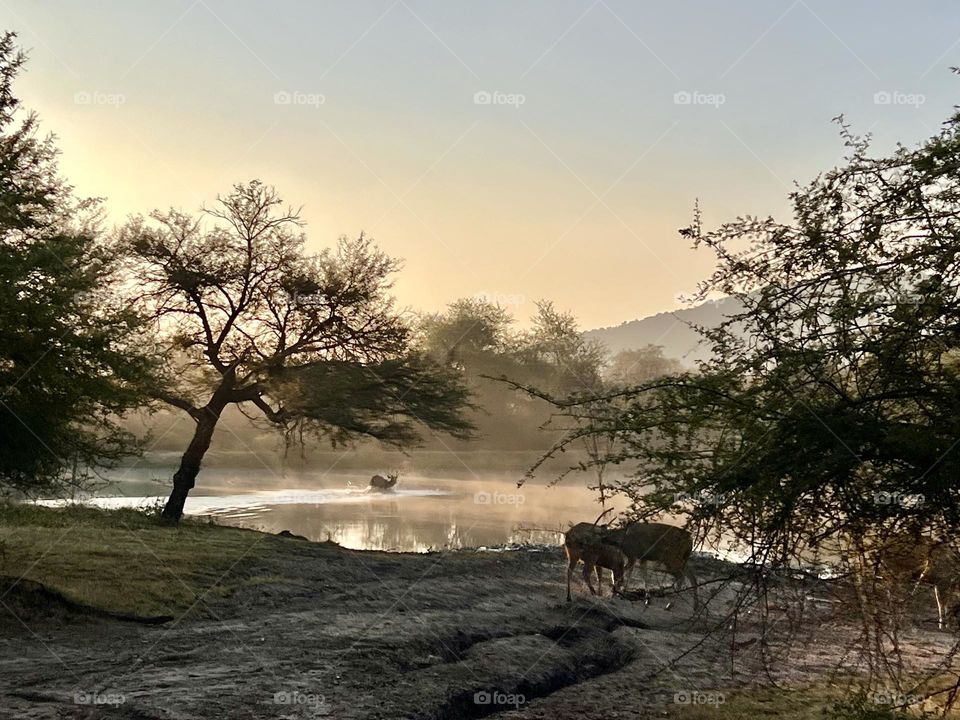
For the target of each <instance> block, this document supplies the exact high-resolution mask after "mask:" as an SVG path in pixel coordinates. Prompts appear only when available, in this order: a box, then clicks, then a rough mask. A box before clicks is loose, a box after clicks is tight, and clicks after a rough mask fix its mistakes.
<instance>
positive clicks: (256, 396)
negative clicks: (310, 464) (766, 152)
mask: <svg viewBox="0 0 960 720" xmlns="http://www.w3.org/2000/svg"><path fill="white" fill-rule="evenodd" d="M301 226H302V223H301V221H300V218H299V215H298V213H297V212H296V211H295V210H293V209H292V208H285V207H284V206H283V202H282V200H281V199H280V198H279V197H278V195H277V193H276V192H275V191H274V190H273V188H270V187H268V186H266V185H264V184H262V183H260V182H259V181H256V180H255V181H253V182H250V183H247V184H245V185H236V186H234V189H233V191H232V192H231V193H229V194H228V195H226V196H224V197H220V198H218V202H217V205H216V206H215V207H213V208H210V209H207V210H205V211H204V214H203V216H202V217H200V218H195V217H192V216H189V215H186V214H183V213H180V212H177V211H173V210H171V211H169V212H165V213H164V212H155V213H153V215H151V216H150V218H149V219H145V218H137V219H134V220H133V221H131V222H130V223H129V224H128V225H127V226H126V227H125V228H124V230H123V233H122V239H123V245H124V247H125V249H126V254H127V255H128V257H129V258H130V272H131V274H132V276H133V277H134V278H135V279H136V281H137V285H138V287H139V288H140V295H139V297H138V301H139V304H140V306H141V307H142V308H143V310H144V312H146V313H148V314H149V315H150V316H151V317H152V318H153V319H154V322H155V324H156V328H157V332H158V335H159V336H160V337H161V338H163V339H164V341H165V342H166V343H167V345H168V347H169V349H170V351H171V352H170V353H169V354H168V358H170V360H171V362H170V363H169V365H168V368H167V373H166V377H167V379H166V382H165V383H163V384H161V385H158V386H157V387H156V388H155V391H154V394H155V397H156V398H157V399H159V400H162V401H164V402H166V403H168V404H169V405H172V406H174V407H177V408H180V409H181V410H184V411H185V412H187V413H189V414H190V416H191V417H192V418H193V419H194V421H195V422H196V423H197V426H196V432H195V434H194V437H193V439H192V440H191V443H190V445H189V446H188V448H187V452H186V453H185V455H184V458H183V461H182V463H181V467H180V469H179V470H178V472H177V474H176V475H175V476H174V492H173V494H172V495H171V500H170V502H168V504H167V508H166V509H165V514H166V515H167V516H168V517H173V518H179V516H180V514H181V513H182V510H183V502H184V501H185V499H186V495H187V493H188V492H189V490H190V489H191V488H192V487H193V484H194V480H195V478H196V476H197V474H198V472H199V469H200V463H201V461H202V458H203V456H204V454H205V453H206V450H207V449H208V448H209V446H210V443H211V440H212V436H213V432H214V429H215V427H216V424H217V422H218V420H219V418H220V415H221V413H222V412H223V411H224V409H225V408H226V407H227V406H229V405H241V406H243V407H247V408H249V409H250V410H251V411H253V412H255V413H257V415H259V416H260V417H263V418H266V419H267V420H268V421H270V422H271V423H273V424H274V425H276V426H278V427H281V428H284V429H285V430H287V431H288V432H290V433H296V434H298V435H302V434H303V432H305V431H307V432H314V433H317V434H322V435H327V436H330V437H332V438H333V439H335V440H344V439H347V438H349V437H353V436H356V435H368V436H372V437H375V438H377V439H380V440H384V441H387V442H394V443H401V442H410V441H412V440H414V439H415V437H416V433H415V432H414V422H416V423H419V424H421V425H423V426H426V427H428V428H430V429H432V430H438V431H443V432H450V433H453V434H456V435H465V434H467V433H468V432H469V429H470V428H469V423H468V422H466V421H465V420H464V419H463V418H462V417H461V415H460V409H461V408H462V407H464V406H465V405H466V403H467V392H466V389H465V388H463V387H462V386H461V385H460V384H459V383H458V382H457V380H456V378H455V377H453V376H452V375H450V374H449V373H447V372H445V371H443V370H442V369H441V368H440V367H439V366H437V365H436V364H433V363H429V362H426V361H424V360H423V358H420V357H418V356H415V355H414V354H413V353H412V346H411V331H410V328H409V327H408V325H407V323H406V322H405V320H404V318H403V313H402V312H401V311H399V310H398V309H396V308H395V307H394V301H393V298H392V297H391V296H390V294H389V290H390V287H391V276H392V274H393V273H394V272H395V271H396V270H397V269H398V267H399V264H398V263H397V261H395V260H394V259H392V258H390V257H388V256H387V255H386V254H385V253H383V252H382V251H381V250H379V249H378V248H377V247H376V246H375V245H374V244H373V242H372V241H371V240H370V239H369V238H367V237H364V236H362V235H361V236H360V237H359V238H357V239H356V240H348V239H346V238H341V240H340V241H339V243H338V244H337V246H336V247H335V248H333V249H330V248H328V249H325V250H324V251H322V252H321V253H319V254H309V253H307V252H306V251H305V249H304V245H305V241H306V238H305V236H304V234H303V232H302V231H301Z"/></svg>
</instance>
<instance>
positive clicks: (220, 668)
mask: <svg viewBox="0 0 960 720" xmlns="http://www.w3.org/2000/svg"><path fill="white" fill-rule="evenodd" d="M260 537H264V536H262V535H260V534H258V533H251V543H258V542H260V540H259V539H258V538H260ZM266 537H269V536H266ZM269 546H270V548H269V550H268V551H266V552H258V553H251V555H250V556H248V557H247V558H244V559H241V561H239V562H237V563H236V564H235V565H234V567H232V568H231V569H230V570H229V571H228V572H229V573H237V574H245V575H247V576H249V577H251V578H253V577H255V578H258V581H257V582H256V583H253V584H247V585H244V586H243V587H242V589H240V590H238V591H237V592H235V593H233V594H232V595H230V596H228V597H222V596H218V594H217V593H210V592H208V588H192V590H193V592H194V593H195V595H196V598H197V599H196V603H195V609H194V612H191V613H190V614H189V615H188V616H186V617H182V618H178V619H175V620H174V621H172V622H167V623H164V624H157V625H148V624H143V623H138V622H129V621H119V620H116V619H107V618H96V617H90V616H88V615H84V614H82V613H79V612H77V611H76V609H75V608H66V607H65V608H60V609H58V608H56V607H54V606H53V605H55V603H54V604H53V605H51V604H50V603H47V606H46V607H45V608H44V609H43V610H42V611H38V610H37V607H36V605H35V604H31V601H30V599H29V598H28V597H25V596H24V593H27V590H25V589H23V588H21V589H20V590H15V591H13V592H11V593H9V594H8V595H7V596H6V597H5V598H2V606H0V613H2V615H3V617H2V619H0V648H2V650H0V717H11V718H35V719H40V718H45V719H46V718H143V719H146V718H157V719H159V718H164V719H171V718H173V719H186V718H314V717H317V718H323V717H329V718H345V719H347V718H390V719H393V718H424V719H426V718H479V717H487V716H496V717H498V718H543V719H549V720H564V719H566V718H571V719H572V718H576V719H577V720H590V719H593V718H596V719H598V720H599V719H601V718H603V719H605V720H606V719H610V718H645V717H664V716H666V715H667V714H671V716H672V714H673V711H674V710H677V709H678V706H679V705H683V704H684V703H687V704H689V703H690V702H700V703H709V702H711V698H715V697H716V694H717V693H727V694H729V693H730V692H736V688H738V687H744V686H745V685H746V684H748V683H751V682H754V681H755V680H759V679H760V678H759V677H758V673H759V669H758V668H759V664H758V662H757V660H758V658H757V653H752V651H751V641H750V640H749V633H747V634H743V633H742V632H741V634H740V635H739V636H738V637H740V638H741V639H743V638H747V639H746V640H745V646H746V647H745V649H744V650H742V652H741V653H740V655H739V656H738V659H737V662H736V664H734V665H733V666H732V665H731V661H730V655H729V650H730V647H729V644H730V637H729V635H727V634H724V633H723V632H713V633H710V634H709V635H708V633H707V630H708V629H711V628H714V629H715V626H716V624H717V621H718V620H719V619H721V618H722V617H723V615H724V613H725V609H726V608H727V606H728V605H729V602H730V597H729V596H724V594H723V593H720V594H719V595H718V596H716V597H714V598H713V600H712V601H711V603H710V605H709V606H708V607H707V609H706V611H705V612H702V613H700V614H699V615H697V616H695V614H694V612H693V603H692V597H691V594H690V593H689V591H686V592H683V593H680V594H678V595H673V596H670V597H654V598H653V599H652V601H651V603H650V604H649V605H645V604H644V603H643V602H641V601H631V600H628V599H624V598H610V597H609V596H604V597H603V598H599V599H598V598H592V597H590V596H589V594H587V593H585V592H584V590H585V588H584V587H583V585H582V583H580V582H577V583H576V584H575V588H574V593H575V598H576V599H575V601H574V602H571V603H566V602H565V601H564V595H565V587H564V577H565V575H564V559H563V557H562V554H561V553H560V551H559V550H558V549H541V550H539V551H532V550H522V551H508V552H473V551H461V552H446V553H435V554H427V555H412V554H411V555H408V554H391V553H379V552H358V551H349V550H344V549H342V548H339V547H338V546H335V545H333V544H327V543H310V542H306V541H301V540H297V539H288V540H284V541H283V542H276V541H271V543H269ZM251 558H252V559H251ZM707 564H709V562H708V561H707V560H704V559H698V560H696V561H694V569H695V570H696V571H697V572H698V574H699V575H700V576H701V580H702V579H703V578H704V577H707V578H709V577H710V576H711V573H713V574H716V567H715V565H716V564H715V563H713V564H712V565H710V567H707ZM655 577H657V578H658V579H660V580H662V579H663V578H662V576H655ZM171 582H176V580H171ZM636 583H637V579H636V578H635V580H634V584H636ZM606 591H607V593H609V584H608V585H607V586H606ZM709 594H710V586H709V585H707V586H704V587H701V590H700V595H701V599H705V598H706V596H708V595H709ZM668 601H671V602H670V607H669V609H668V608H667V603H668ZM18 603H19V604H18ZM4 608H6V609H4ZM824 612H825V613H826V612H828V610H825V611H824ZM825 618H826V615H825ZM918 633H919V635H918V639H917V641H916V642H915V643H914V644H913V645H911V646H910V648H911V649H910V650H909V651H910V652H914V653H916V655H917V659H918V662H924V661H930V662H933V661H935V660H936V659H937V657H938V656H939V654H941V653H943V652H944V651H945V648H946V647H948V646H949V644H950V640H951V638H950V637H948V636H945V635H944V634H938V633H937V632H936V631H928V630H924V631H922V632H921V631H918ZM848 641H849V638H848V637H845V635H844V632H843V631H842V629H838V628H837V627H833V626H831V627H830V628H829V631H827V629H826V625H824V626H821V625H819V624H814V625H812V626H810V628H809V633H808V637H806V638H805V640H804V645H803V648H801V651H800V653H799V655H795V657H794V659H792V660H790V661H789V662H787V663H784V664H783V669H782V671H779V672H780V674H779V675H778V676H776V677H773V678H772V679H775V680H778V681H782V682H786V683H803V682H815V681H819V680H822V679H823V676H824V675H825V674H826V673H829V672H833V671H835V670H836V666H837V664H838V662H839V663H841V664H842V665H844V667H843V668H842V669H843V670H844V671H845V672H850V671H852V670H853V669H854V668H855V666H856V663H857V660H856V658H844V657H843V655H844V648H845V643H847V642H848ZM759 646H760V644H759V643H757V644H756V645H755V647H759ZM771 647H772V648H776V643H773V644H771V645H769V646H768V647H767V650H766V652H768V653H769V652H770V648H771ZM796 657H799V658H800V660H799V661H798V660H796ZM691 698H693V699H692V700H691ZM680 709H681V710H682V708H680ZM678 717H679V715H678Z"/></svg>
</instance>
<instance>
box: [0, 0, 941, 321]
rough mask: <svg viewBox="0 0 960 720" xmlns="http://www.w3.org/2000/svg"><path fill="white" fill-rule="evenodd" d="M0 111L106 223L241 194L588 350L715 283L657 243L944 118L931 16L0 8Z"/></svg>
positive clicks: (764, 5)
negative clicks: (867, 145)
mask: <svg viewBox="0 0 960 720" xmlns="http://www.w3.org/2000/svg"><path fill="white" fill-rule="evenodd" d="M0 14H2V15H0V16H2V17H3V18H4V22H3V23H2V25H3V26H4V27H6V28H10V29H14V30H16V31H18V32H19V33H20V38H21V41H22V43H23V44H24V45H25V46H26V47H27V48H29V49H30V62H29V64H28V68H27V71H26V73H25V74H24V76H23V77H22V79H21V82H20V83H19V85H18V87H17V92H18V94H19V95H20V97H21V98H22V99H23V100H24V102H25V104H26V105H27V106H28V107H31V108H33V109H35V110H37V111H38V112H39V113H40V114H41V118H42V122H43V127H44V129H46V130H51V131H54V132H56V133H57V135H58V136H59V143H58V144H59V146H60V147H61V149H62V151H63V156H62V160H61V165H62V169H63V171H64V174H65V175H66V176H67V177H68V178H69V179H70V180H71V181H72V182H73V184H74V185H75V186H76V187H77V189H78V191H79V192H80V193H81V194H85V195H97V196H103V197H105V198H107V206H108V208H109V211H110V213H111V218H112V219H113V220H114V221H116V222H120V221H122V220H123V218H124V217H125V216H126V215H127V214H129V213H140V212H149V211H150V210H152V209H153V208H157V207H168V206H175V207H180V208H184V209H196V208H198V207H199V206H200V205H201V204H203V203H207V204H209V203H210V202H211V201H212V200H213V199H214V198H215V196H216V195H217V193H218V192H225V191H227V190H229V187H230V185H231V184H232V183H234V182H239V181H244V180H249V179H251V178H254V177H256V178H260V179H262V180H264V181H266V182H268V183H271V184H273V185H275V186H276V187H277V188H278V190H279V191H280V192H281V193H282V195H283V196H284V197H285V198H286V199H287V200H288V201H289V202H291V203H292V204H294V205H302V206H303V214H304V217H305V219H306V220H307V223H308V226H307V232H308V234H309V237H310V243H311V245H312V246H313V247H317V248H319V247H322V246H324V245H326V244H329V243H330V242H332V241H334V240H335V239H336V237H337V236H338V235H341V234H348V235H355V234H357V233H359V232H360V231H361V230H363V231H365V232H367V233H368V234H370V235H372V236H373V237H375V238H376V239H377V241H378V242H379V243H380V244H381V245H382V246H383V247H384V248H385V249H386V250H387V251H388V252H390V253H391V254H393V255H395V256H398V257H401V258H404V260H405V269H404V270H403V272H402V273H401V275H400V276H399V278H398V282H397V288H396V289H397V294H398V296H399V298H400V300H401V302H402V303H404V304H406V305H409V306H411V307H414V308H418V309H424V310H436V309H439V308H441V307H442V306H443V305H444V304H446V303H448V302H450V301H452V300H454V299H456V298H457V297H462V296H466V295H476V294H479V293H485V294H487V295H488V296H489V297H492V298H494V299H497V300H499V301H500V302H501V303H502V304H504V305H505V306H507V307H509V308H510V309H511V310H512V311H513V312H514V313H515V314H516V315H517V316H519V317H521V318H523V317H525V316H527V315H528V314H529V313H530V312H531V311H532V309H533V305H532V301H533V300H534V299H537V298H548V299H552V300H554V301H555V302H556V303H557V304H558V305H559V306H560V307H562V308H565V309H570V310H572V311H574V313H575V314H576V315H577V317H578V318H579V319H580V321H581V323H582V325H583V326H584V327H596V326H601V325H613V324H619V323H620V322H622V321H625V320H630V319H633V318H636V317H643V316H645V315H649V314H652V313H654V312H658V311H662V310H669V309H673V308H676V307H678V304H677V301H676V300H675V298H676V296H677V295H678V294H681V293H687V292H689V291H691V290H692V289H693V287H694V286H695V284H696V282H697V280H699V279H701V278H702V277H704V276H705V275H706V274H707V273H708V272H709V270H710V267H711V262H710V257H709V256H707V255H706V254H703V253H694V252H692V251H691V250H690V249H689V243H688V242H687V241H686V240H683V239H682V238H680V237H679V236H678V235H677V233H676V230H677V229H678V228H680V227H682V226H684V225H686V224H688V223H689V220H690V210H691V207H692V205H693V202H694V198H696V197H699V198H700V202H701V205H702V207H703V209H704V216H705V219H706V221H707V224H708V225H710V224H714V223H717V222H721V221H723V220H726V219H731V218H733V217H734V216H736V215H738V214H744V213H750V214H758V215H766V214H770V213H772V214H775V215H777V216H778V217H783V216H784V213H785V211H786V210H787V208H788V205H787V202H786V195H787V193H788V192H789V190H790V189H791V184H792V181H793V180H794V179H800V180H807V179H809V178H811V177H812V176H813V175H814V174H815V173H816V172H817V171H819V170H821V169H825V168H828V167H830V166H832V165H834V164H835V163H836V162H837V161H838V160H839V158H840V157H841V155H842V152H843V147H842V144H841V143H840V141H839V140H838V138H837V133H836V128H835V126H833V125H831V123H830V120H831V118H832V117H833V116H835V115H837V114H839V113H841V112H843V113H845V114H846V116H847V118H848V119H849V120H850V121H851V122H852V123H853V124H854V127H855V128H856V129H858V130H860V131H862V132H867V131H869V132H872V133H873V134H874V136H875V137H876V143H877V146H878V150H881V151H882V150H883V149H886V148H889V147H890V146H891V144H892V143H893V142H894V141H895V140H902V141H904V142H906V143H914V142H917V141H919V140H920V139H922V138H923V137H926V136H927V135H929V134H931V133H933V132H934V131H935V130H936V128H937V125H938V124H939V123H940V121H941V120H943V119H944V118H945V117H946V116H947V115H948V114H949V112H950V109H951V107H952V105H953V104H954V102H955V100H956V95H957V93H956V88H957V84H956V83H957V80H956V79H955V77H954V76H952V75H951V74H950V73H949V71H948V70H947V67H948V66H950V65H958V64H960V57H958V56H960V43H958V42H957V40H958V35H960V22H958V21H960V8H958V7H957V6H956V5H955V4H954V3H949V2H918V3H910V4H903V3H894V2H870V3H867V2H849V3H843V4H838V3H831V2H819V1H818V2H814V1H813V0H809V1H805V0H797V1H795V2H783V1H781V0H769V1H767V0H764V1H761V0H749V1H742V2H735V3H716V2H688V3H659V2H658V3H654V2H633V1H630V2H628V1H627V0H619V1H616V0H583V1H579V0H577V1H574V0H525V1H522V0H521V1H515V0H509V1H507V0H500V1H495V2H484V3H468V2H466V1H465V0H463V1H461V0H444V1H443V2H440V0H382V1H381V0H377V1H372V0H370V1H359V2H347V1H346V0H332V1H330V2H322V3H307V2H277V3H267V2H229V1H228V0H220V1H214V0H196V1H191V0H174V1H172V2H165V3H147V2H132V1H124V2H120V1H119V0H118V1H114V2H102V3H98V4H96V5H93V4H91V3H81V2H75V1H74V0H66V1H64V2H58V3H36V2H30V1H28V0H4V2H3V5H0Z"/></svg>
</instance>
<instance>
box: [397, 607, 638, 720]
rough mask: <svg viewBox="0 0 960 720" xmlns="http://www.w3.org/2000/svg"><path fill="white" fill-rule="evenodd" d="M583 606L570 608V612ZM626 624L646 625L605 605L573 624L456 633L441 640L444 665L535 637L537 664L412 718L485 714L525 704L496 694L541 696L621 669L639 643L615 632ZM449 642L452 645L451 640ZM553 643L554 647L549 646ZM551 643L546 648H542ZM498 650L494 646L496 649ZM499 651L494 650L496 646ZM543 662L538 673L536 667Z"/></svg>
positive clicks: (444, 719)
mask: <svg viewBox="0 0 960 720" xmlns="http://www.w3.org/2000/svg"><path fill="white" fill-rule="evenodd" d="M573 608H576V609H577V610H579V608H578V606H576V605H575V606H572V608H571V606H568V607H567V610H566V612H565V614H569V613H570V610H571V609H573ZM621 627H631V628H639V629H646V628H648V625H647V624H646V623H643V622H641V621H639V620H636V619H633V618H626V617H619V616H616V615H614V614H613V613H612V612H610V611H609V610H607V609H606V608H603V607H602V606H595V605H594V606H589V607H587V608H586V610H585V611H584V612H582V613H581V614H579V616H578V618H577V619H576V621H575V622H573V623H569V622H568V623H558V624H555V625H549V626H544V627H542V628H540V629H539V630H536V631H530V632H506V631H482V632H474V633H459V632H458V633H457V634H456V635H454V636H452V637H448V638H447V639H446V640H444V641H442V642H441V643H440V644H441V645H443V646H444V647H445V648H446V650H445V651H444V652H443V653H442V654H441V655H440V657H442V658H443V659H442V661H441V662H440V663H437V664H438V665H439V664H444V665H447V666H449V665H455V664H458V663H466V662H469V660H470V657H471V655H473V654H476V653H477V652H478V651H480V652H482V651H483V650H484V649H486V648H489V647H490V646H493V645H497V644H503V643H504V642H510V641H519V640H531V641H532V642H533V644H534V646H536V647H537V650H536V652H535V657H534V661H533V664H532V665H530V667H529V668H528V669H527V671H526V672H523V673H521V674H518V675H510V674H509V673H508V674H505V675H503V676H500V677H497V678H492V679H491V680H490V681H488V682H481V681H479V680H478V681H476V682H474V683H472V684H469V685H467V686H465V687H461V688H460V689H458V690H456V691H454V692H452V693H450V694H449V695H448V697H447V698H446V700H444V701H443V702H441V703H439V704H436V705H435V706H433V707H430V708H423V709H421V710H420V711H418V712H416V713H414V714H412V715H409V716H408V717H410V718H413V720H456V719H459V718H463V719H465V720H472V719H473V718H483V717H488V716H491V715H496V714H498V713H501V712H505V711H508V710H514V709H518V708H519V707H520V706H515V705H504V704H501V703H499V702H496V700H497V698H511V697H512V698H520V697H522V698H523V702H524V703H525V702H527V701H530V700H535V699H541V698H545V697H548V696H550V695H552V694H553V693H556V692H558V691H560V690H563V689H566V688H569V687H572V686H575V685H579V684H581V683H584V682H587V681H589V680H592V679H594V678H597V677H600V676H603V675H606V674H608V673H612V672H616V671H617V670H620V669H621V668H623V667H625V666H626V665H628V664H629V663H630V662H632V661H633V660H634V659H635V658H636V656H637V651H636V647H635V646H634V645H632V644H628V643H626V642H624V641H623V640H621V639H620V638H618V637H617V636H616V635H614V634H613V633H614V631H615V630H616V629H617V628H621ZM447 641H449V643H448V642H447ZM545 641H549V643H551V644H552V645H548V644H547V643H546V642H545ZM543 645H547V648H546V649H543V648H542V646H543ZM491 649H493V648H491ZM494 652H495V649H494ZM538 665H541V666H543V667H542V669H541V670H540V671H539V672H536V673H534V672H533V671H534V669H535V668H536V666H538Z"/></svg>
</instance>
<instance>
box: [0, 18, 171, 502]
mask: <svg viewBox="0 0 960 720" xmlns="http://www.w3.org/2000/svg"><path fill="white" fill-rule="evenodd" d="M23 62H24V56H23V54H22V53H20V52H19V50H18V49H17V46H16V37H15V35H14V34H12V33H6V34H4V35H3V36H2V37H0V387H2V388H3V391H2V394H0V492H3V493H11V492H12V493H19V494H30V495H35V494H39V493H51V492H56V491H58V490H60V489H63V487H64V486H65V485H74V486H77V485H80V484H83V483H84V482H85V481H87V480H89V479H90V476H91V473H92V472H94V471H96V469H97V468H98V467H102V466H109V465H111V464H113V463H114V462H116V461H117V460H119V459H120V458H122V457H124V456H125V455H127V454H129V453H131V452H134V451H135V450H136V447H137V446H136V443H135V442H134V440H133V437H132V436H131V435H130V434H129V433H127V432H124V431H123V430H122V429H121V427H120V426H119V425H118V424H117V421H116V420H117V416H118V415H119V414H120V413H122V412H124V411H125V410H126V409H128V408H130V407H132V406H135V405H137V404H139V403H140V402H142V400H143V395H142V393H141V392H140V388H141V387H142V386H143V383H144V382H145V380H146V379H147V378H148V377H149V376H150V374H151V370H152V360H151V359H150V358H149V356H148V355H147V354H145V353H143V352H141V351H140V349H139V348H141V347H142V341H141V338H140V336H139V334H138V329H139V327H140V322H139V318H138V317H137V315H136V314H135V313H133V312H131V310H130V309H129V308H127V307H124V306H123V305H122V304H121V303H120V302H119V301H118V298H117V295H116V293H115V290H116V288H117V285H118V284H119V283H120V282H121V280H120V278H119V277H118V274H117V265H116V262H115V260H114V257H115V255H114V253H113V252H112V251H111V249H110V248H109V247H108V246H107V243H106V242H104V240H103V239H102V238H101V233H100V229H99V222H98V220H99V216H98V204H97V202H96V201H92V200H77V199H75V198H74V197H73V195H72V192H71V188H70V187H69V186H68V185H67V184H66V183H65V182H64V181H63V180H62V179H61V177H60V176H59V174H58V172H57V166H56V156H57V150H56V147H55V146H54V143H53V138H52V137H46V138H40V137H38V127H37V118H36V116H35V115H33V114H26V115H25V116H23V117H22V119H19V120H18V117H20V116H21V111H20V104H19V102H18V100H17V99H16V98H15V97H14V95H13V89H12V85H13V81H14V79H15V77H16V75H17V73H18V72H19V70H20V69H21V67H22V65H23Z"/></svg>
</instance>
